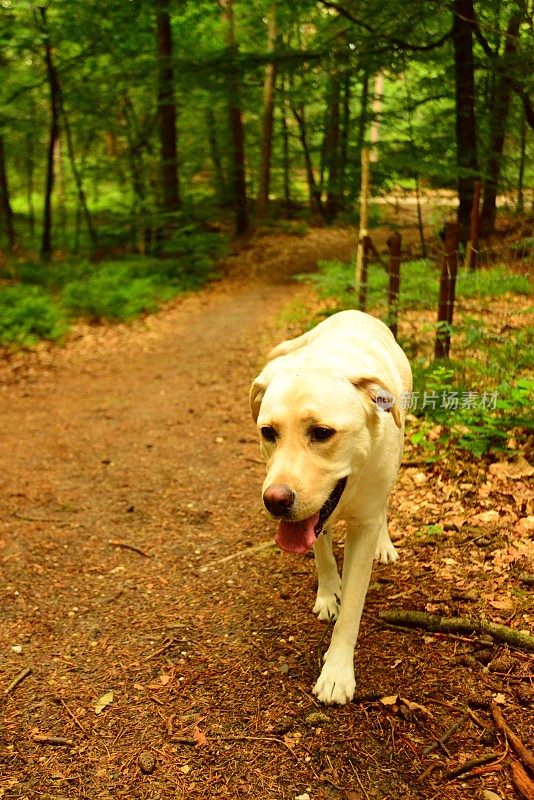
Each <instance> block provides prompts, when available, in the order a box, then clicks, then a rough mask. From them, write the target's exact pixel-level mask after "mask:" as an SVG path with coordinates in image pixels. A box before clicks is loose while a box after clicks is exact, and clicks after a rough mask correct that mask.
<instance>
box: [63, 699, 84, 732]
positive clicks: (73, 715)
mask: <svg viewBox="0 0 534 800" xmlns="http://www.w3.org/2000/svg"><path fill="white" fill-rule="evenodd" d="M59 702H60V703H61V705H62V706H63V708H64V709H65V711H66V712H67V714H68V715H69V717H70V718H71V719H72V720H74V722H75V723H76V725H77V726H78V728H79V729H80V730H81V731H82V733H85V728H84V727H83V725H82V723H81V722H80V720H79V719H78V717H77V716H76V714H75V713H74V711H71V710H70V708H69V707H68V705H67V704H66V702H65V701H64V700H63V699H62V698H61V697H60V698H59Z"/></svg>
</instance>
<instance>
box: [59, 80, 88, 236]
mask: <svg viewBox="0 0 534 800" xmlns="http://www.w3.org/2000/svg"><path fill="white" fill-rule="evenodd" d="M58 85H59V76H58ZM59 105H60V110H61V117H62V119H63V128H64V130H65V138H66V141H67V154H68V156H69V161H70V168H71V171H72V176H73V178H74V183H75V184H76V191H77V193H78V202H79V204H80V208H81V211H82V214H83V218H84V220H85V224H86V225H87V232H88V233H89V239H90V240H91V246H92V248H93V251H94V250H96V249H97V247H98V237H97V233H96V229H95V226H94V224H93V218H92V216H91V212H90V211H89V206H88V205H87V198H86V195H85V190H84V188H83V181H82V176H81V173H80V170H79V169H78V165H77V163H76V154H75V152H74V141H73V138H72V131H71V127H70V122H69V118H68V117H67V113H66V111H65V106H64V104H63V97H62V94H61V87H60V93H59Z"/></svg>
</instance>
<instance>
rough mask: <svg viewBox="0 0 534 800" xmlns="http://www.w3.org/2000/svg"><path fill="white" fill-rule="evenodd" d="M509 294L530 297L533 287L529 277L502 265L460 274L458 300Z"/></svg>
mask: <svg viewBox="0 0 534 800" xmlns="http://www.w3.org/2000/svg"><path fill="white" fill-rule="evenodd" d="M509 293H512V294H523V295H530V294H531V293H532V286H531V284H530V281H529V279H528V276H527V275H519V274H517V273H515V272H510V270H508V269H506V267H505V266H502V265H498V266H496V267H492V268H491V269H480V270H478V271H476V272H467V271H465V270H461V271H460V272H459V274H458V278H457V281H456V297H457V298H465V299H476V298H482V297H501V296H502V295H506V294H509Z"/></svg>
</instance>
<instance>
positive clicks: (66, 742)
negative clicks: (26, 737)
mask: <svg viewBox="0 0 534 800" xmlns="http://www.w3.org/2000/svg"><path fill="white" fill-rule="evenodd" d="M32 740H33V741H34V742H37V743H38V744H53V745H56V746H57V747H72V745H73V744H74V742H73V741H72V739H66V738H65V736H47V735H46V734H44V733H36V734H35V736H32Z"/></svg>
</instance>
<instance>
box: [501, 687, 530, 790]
mask: <svg viewBox="0 0 534 800" xmlns="http://www.w3.org/2000/svg"><path fill="white" fill-rule="evenodd" d="M491 714H492V716H493V721H494V722H495V726H496V727H497V729H498V730H500V732H501V733H503V734H504V735H505V736H506V739H507V740H508V741H509V742H510V745H511V746H512V748H513V749H514V750H515V752H516V755H517V756H518V757H519V758H520V759H521V761H522V762H523V764H524V765H525V767H527V768H528V769H529V770H530V771H531V772H532V773H533V774H534V754H533V753H531V752H530V750H528V749H527V748H526V747H525V745H524V744H523V742H522V741H521V739H520V738H519V736H518V735H517V734H516V733H514V732H513V730H512V729H511V728H510V726H509V725H508V723H507V722H506V720H505V718H504V716H503V713H502V711H501V709H500V708H499V706H498V705H497V704H496V703H492V704H491Z"/></svg>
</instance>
